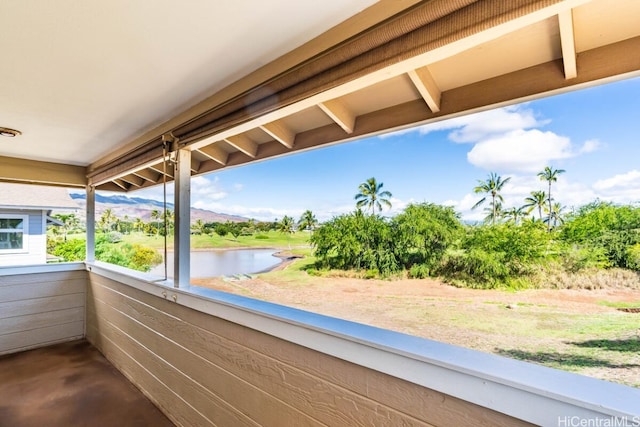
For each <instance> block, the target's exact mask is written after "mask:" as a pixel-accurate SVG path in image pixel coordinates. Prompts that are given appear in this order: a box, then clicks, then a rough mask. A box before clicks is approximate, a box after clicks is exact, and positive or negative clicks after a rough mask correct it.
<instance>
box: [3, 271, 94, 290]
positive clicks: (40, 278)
mask: <svg viewBox="0 0 640 427" xmlns="http://www.w3.org/2000/svg"><path fill="white" fill-rule="evenodd" d="M75 279H82V280H86V279H87V272H86V271H85V270H71V271H54V272H47V273H33V274H15V275H10V276H0V288H2V287H3V286H12V285H23V284H28V283H51V282H65V281H68V280H75Z"/></svg>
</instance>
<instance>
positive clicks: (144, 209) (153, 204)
mask: <svg viewBox="0 0 640 427" xmlns="http://www.w3.org/2000/svg"><path fill="white" fill-rule="evenodd" d="M70 196H71V198H72V199H74V200H75V201H76V202H77V203H78V205H80V208H82V209H84V208H85V206H86V204H87V202H86V198H87V195H86V194H82V193H77V194H76V193H72V194H70ZM162 208H163V205H162V202H159V201H157V200H151V199H143V198H140V197H127V196H121V195H115V196H103V195H100V194H96V215H97V216H100V215H102V212H104V211H105V209H111V210H112V211H113V213H114V214H115V215H116V216H117V217H118V218H124V216H125V215H126V216H128V217H129V218H131V219H132V220H133V219H135V218H141V219H142V220H143V221H145V222H147V221H149V220H151V212H152V211H153V210H154V209H158V210H161V209H162ZM167 209H170V210H174V205H173V203H167ZM198 219H201V220H202V221H204V222H227V221H231V222H246V221H248V220H249V219H248V218H244V217H241V216H237V215H229V214H224V213H219V212H213V211H209V210H206V209H195V208H193V207H192V208H191V221H192V222H193V221H195V220H198Z"/></svg>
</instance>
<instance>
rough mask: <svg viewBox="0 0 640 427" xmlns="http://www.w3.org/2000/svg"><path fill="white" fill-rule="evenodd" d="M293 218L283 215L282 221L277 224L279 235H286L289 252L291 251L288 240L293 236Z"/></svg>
mask: <svg viewBox="0 0 640 427" xmlns="http://www.w3.org/2000/svg"><path fill="white" fill-rule="evenodd" d="M293 224H294V221H293V218H292V217H290V216H287V215H285V216H284V217H283V218H282V220H281V221H280V222H279V223H278V231H279V232H281V233H285V234H286V235H287V242H288V243H289V250H291V241H290V240H289V238H290V237H291V235H292V234H293V231H294V230H293Z"/></svg>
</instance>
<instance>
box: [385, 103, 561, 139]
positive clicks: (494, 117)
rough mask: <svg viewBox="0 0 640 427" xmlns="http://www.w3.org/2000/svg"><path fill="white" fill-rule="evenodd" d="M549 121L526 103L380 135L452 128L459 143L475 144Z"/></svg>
mask: <svg viewBox="0 0 640 427" xmlns="http://www.w3.org/2000/svg"><path fill="white" fill-rule="evenodd" d="M547 123H549V120H539V119H538V118H537V117H536V116H535V114H534V112H533V110H531V109H528V108H526V107H525V106H524V105H514V106H510V107H504V108H498V109H495V110H488V111H483V112H480V113H476V114H469V115H465V116H460V117H454V118H452V119H449V120H443V121H440V122H435V123H430V124H427V125H424V126H420V127H416V128H408V129H403V130H400V131H397V132H392V133H389V134H385V135H381V138H386V137H389V136H396V135H402V134H406V133H410V132H419V133H420V134H422V135H426V134H428V133H430V132H436V131H442V130H453V132H451V133H450V134H449V139H450V140H451V141H454V142H459V143H475V142H478V141H481V140H483V139H486V138H489V137H492V136H495V135H500V134H503V133H506V132H509V131H512V130H517V129H531V128H535V127H540V126H544V125H545V124H547Z"/></svg>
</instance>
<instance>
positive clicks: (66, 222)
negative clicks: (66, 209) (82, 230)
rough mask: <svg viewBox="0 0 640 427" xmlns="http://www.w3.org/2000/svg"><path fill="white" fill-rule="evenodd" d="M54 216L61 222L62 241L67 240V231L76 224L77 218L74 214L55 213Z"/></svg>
mask: <svg viewBox="0 0 640 427" xmlns="http://www.w3.org/2000/svg"><path fill="white" fill-rule="evenodd" d="M53 217H54V218H56V219H58V220H60V222H61V223H62V227H61V228H62V234H63V235H64V241H65V242H66V241H67V233H68V232H69V231H71V230H72V229H74V228H75V227H77V226H78V223H79V220H78V217H76V214H73V213H70V214H56V215H54V216H53Z"/></svg>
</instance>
